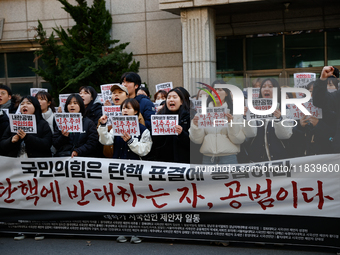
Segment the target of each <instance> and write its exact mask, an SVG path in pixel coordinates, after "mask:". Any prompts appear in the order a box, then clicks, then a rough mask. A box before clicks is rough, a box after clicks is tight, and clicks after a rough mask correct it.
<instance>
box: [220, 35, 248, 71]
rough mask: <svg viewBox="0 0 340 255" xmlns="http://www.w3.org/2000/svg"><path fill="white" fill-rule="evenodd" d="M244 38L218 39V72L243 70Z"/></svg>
mask: <svg viewBox="0 0 340 255" xmlns="http://www.w3.org/2000/svg"><path fill="white" fill-rule="evenodd" d="M242 45H243V39H218V40H216V61H217V63H216V67H217V72H227V71H242V70H243V46H242Z"/></svg>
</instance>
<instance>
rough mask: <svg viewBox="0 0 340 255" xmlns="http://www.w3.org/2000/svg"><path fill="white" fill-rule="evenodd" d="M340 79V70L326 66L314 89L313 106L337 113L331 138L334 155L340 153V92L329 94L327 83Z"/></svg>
mask: <svg viewBox="0 0 340 255" xmlns="http://www.w3.org/2000/svg"><path fill="white" fill-rule="evenodd" d="M331 77H333V79H339V70H338V69H337V68H335V67H333V66H325V67H324V68H323V69H322V71H321V75H320V79H317V80H316V81H315V85H314V88H313V104H314V105H315V106H317V107H320V108H322V110H323V111H324V109H331V110H332V111H334V112H335V116H336V118H334V119H335V121H336V124H335V126H336V128H335V133H334V136H333V137H331V138H330V141H331V144H332V149H333V152H334V153H339V152H340V90H337V91H335V92H329V91H328V90H327V85H328V84H327V83H328V82H327V81H328V80H329V78H331Z"/></svg>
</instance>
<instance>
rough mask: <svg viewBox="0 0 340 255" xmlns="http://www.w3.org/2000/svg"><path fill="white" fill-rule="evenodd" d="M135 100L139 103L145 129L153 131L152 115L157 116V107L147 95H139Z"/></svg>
mask: <svg viewBox="0 0 340 255" xmlns="http://www.w3.org/2000/svg"><path fill="white" fill-rule="evenodd" d="M135 99H136V100H137V101H138V103H139V108H140V113H141V114H142V115H143V118H144V121H145V127H146V128H147V129H149V130H151V115H154V114H156V110H155V106H154V104H153V103H152V102H151V100H150V98H148V97H147V96H145V95H138V96H136V97H135Z"/></svg>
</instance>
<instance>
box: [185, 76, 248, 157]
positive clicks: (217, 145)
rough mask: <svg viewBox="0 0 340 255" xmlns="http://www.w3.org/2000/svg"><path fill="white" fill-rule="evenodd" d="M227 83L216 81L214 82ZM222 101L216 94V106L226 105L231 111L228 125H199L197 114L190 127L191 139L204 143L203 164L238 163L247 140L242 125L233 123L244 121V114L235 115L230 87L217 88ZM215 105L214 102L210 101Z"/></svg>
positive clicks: (228, 116) (227, 115)
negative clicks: (239, 155) (241, 145)
mask: <svg viewBox="0 0 340 255" xmlns="http://www.w3.org/2000/svg"><path fill="white" fill-rule="evenodd" d="M221 83H225V82H224V81H215V82H214V83H213V85H214V84H221ZM216 91H217V93H218V95H219V97H220V99H221V101H222V105H221V104H220V102H219V100H218V98H217V96H216V95H214V96H215V98H216V100H215V101H216V102H217V104H216V106H222V107H226V108H227V109H229V110H230V113H227V114H226V117H227V118H228V124H227V126H226V127H218V126H216V127H205V128H199V127H198V116H197V115H196V116H195V117H194V118H193V120H192V123H191V127H190V129H189V133H190V136H189V137H190V139H191V141H193V142H194V143H196V144H202V146H201V149H200V152H201V153H202V154H203V160H202V164H237V163H238V162H237V157H236V155H237V153H239V152H240V144H242V143H243V142H244V140H245V135H244V132H243V126H242V125H231V123H230V122H231V121H233V122H242V121H243V118H242V116H233V115H232V113H233V106H232V95H231V93H230V90H229V89H222V88H219V89H216ZM208 106H209V107H213V106H214V104H213V102H210V103H208Z"/></svg>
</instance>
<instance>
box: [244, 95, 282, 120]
mask: <svg viewBox="0 0 340 255" xmlns="http://www.w3.org/2000/svg"><path fill="white" fill-rule="evenodd" d="M272 103H273V100H272V99H268V98H257V99H253V106H254V108H255V109H256V110H261V111H265V110H269V109H271V108H272ZM248 108H249V107H248ZM246 116H247V120H253V119H275V118H276V117H275V116H274V114H268V115H256V114H254V113H251V112H250V111H249V109H248V111H247V114H246Z"/></svg>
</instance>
